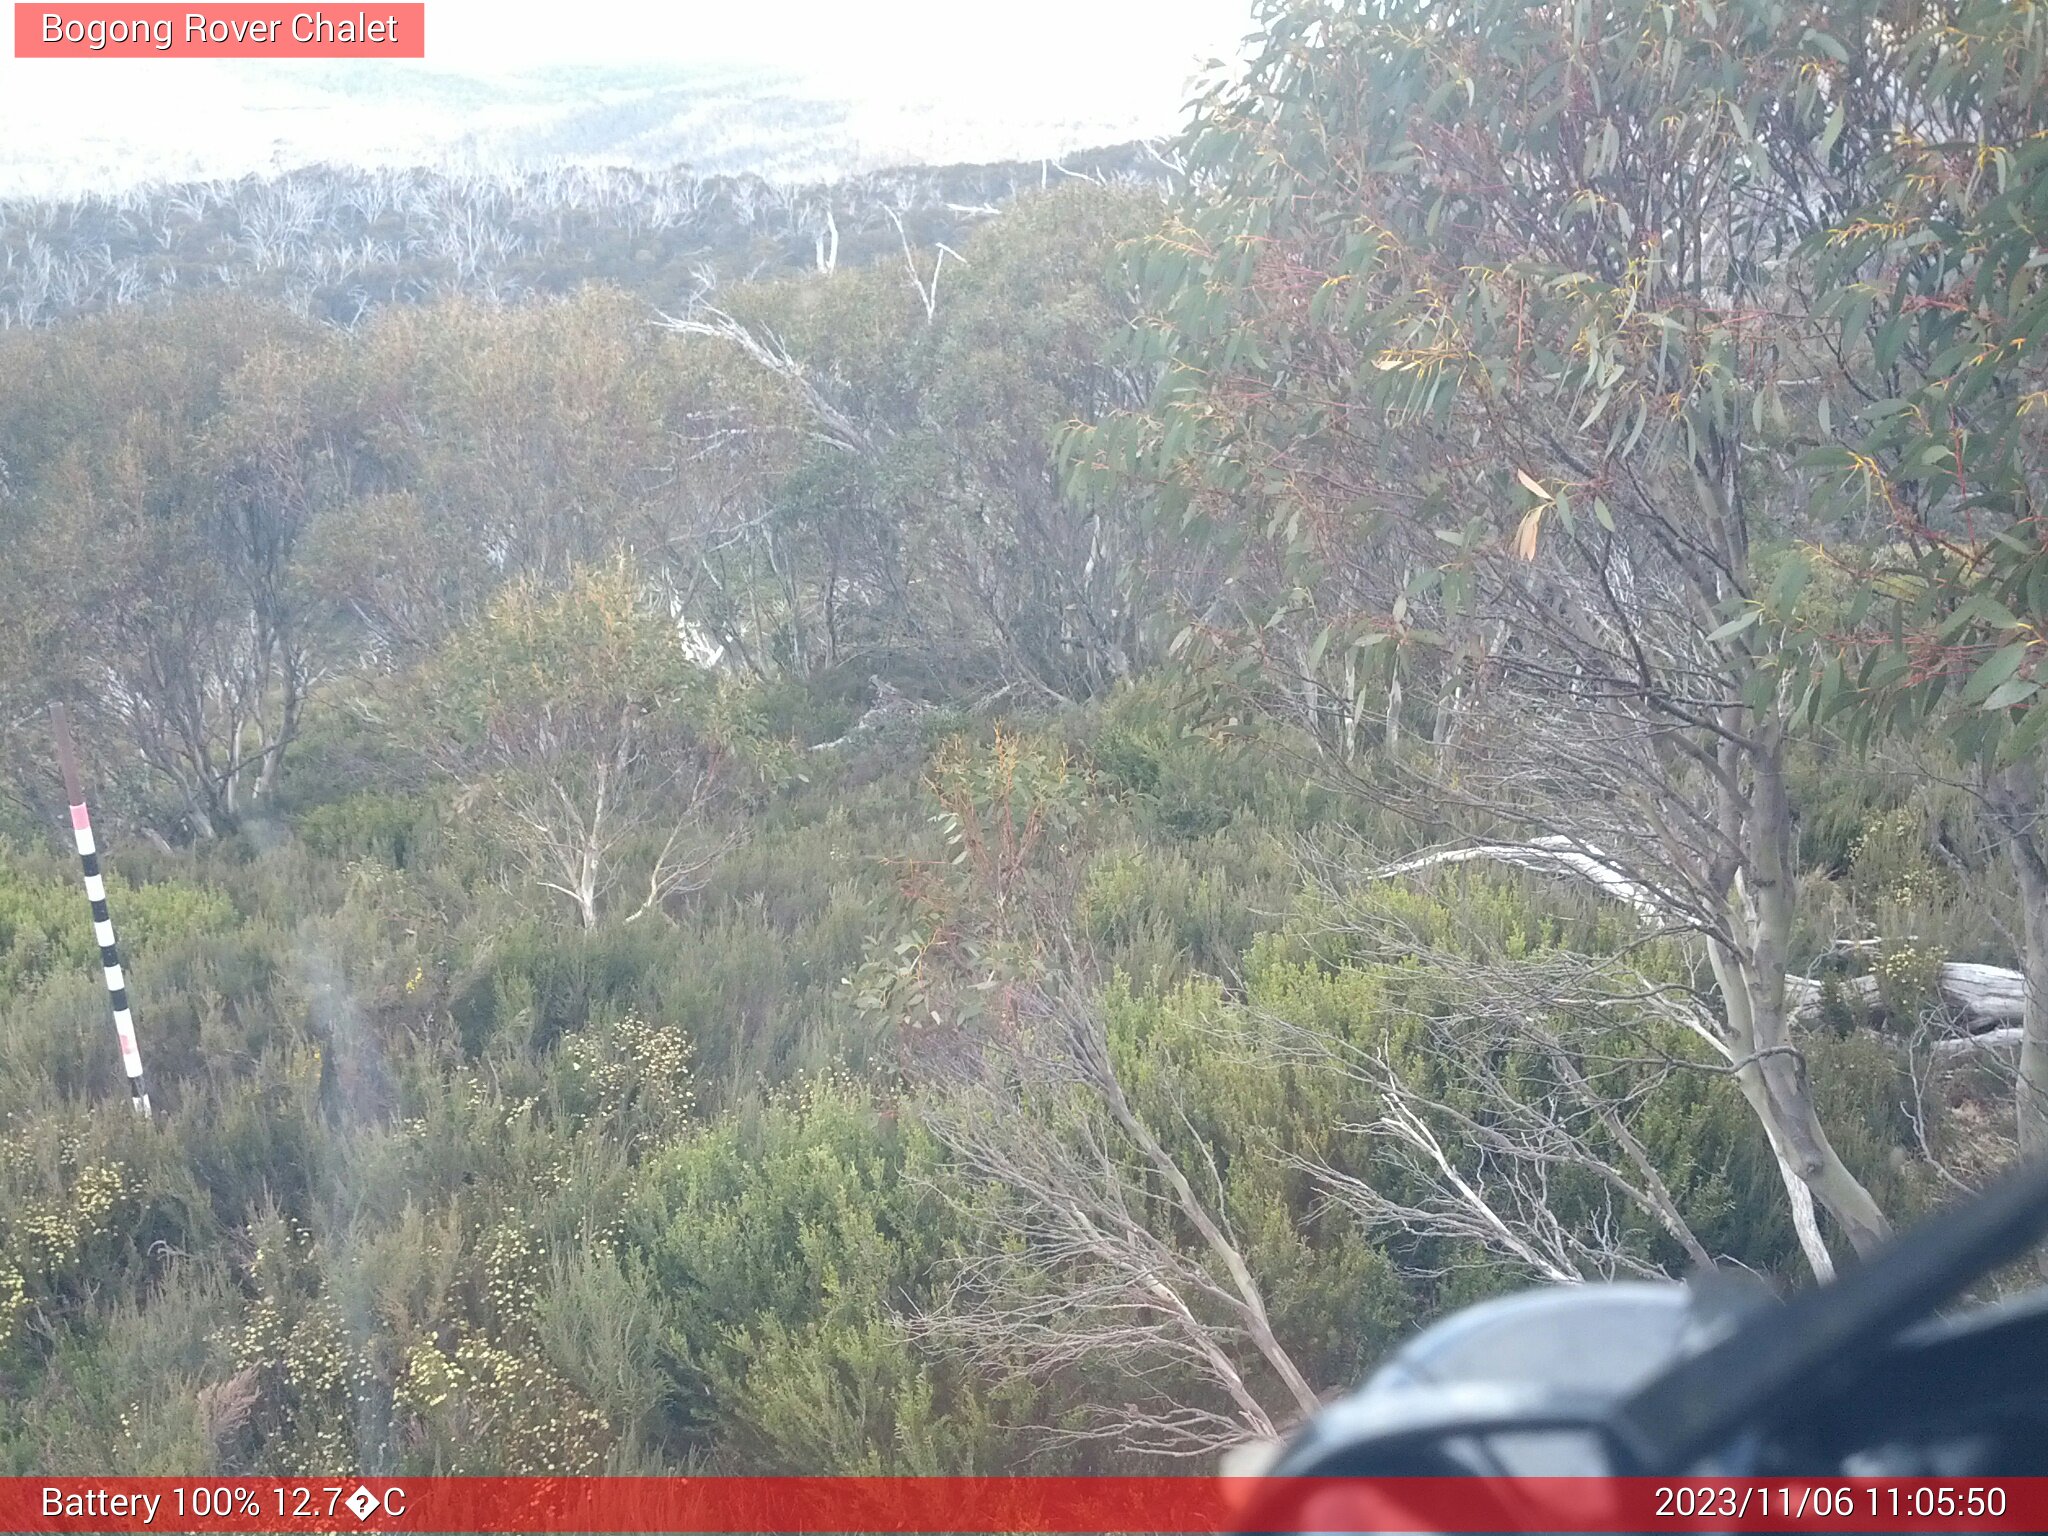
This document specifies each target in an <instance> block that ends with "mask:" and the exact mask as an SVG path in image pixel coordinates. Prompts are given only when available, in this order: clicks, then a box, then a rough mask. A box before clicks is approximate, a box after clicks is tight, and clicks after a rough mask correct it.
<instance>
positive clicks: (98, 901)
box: [50, 704, 149, 1115]
mask: <svg viewBox="0 0 2048 1536" xmlns="http://www.w3.org/2000/svg"><path fill="white" fill-rule="evenodd" d="M50 718H51V720H52V722H53V723H54V725H55V727H56V732H57V762H58V765H59V766H60V767H61V768H62V769H63V770H64V795H65V798H66V799H68V800H69V801H70V802H71V836H72V838H73V840H74V841H75V842H76V843H77V844H78V862H79V864H80V866H81V867H83V869H84V870H85V899H86V900H87V901H88V902H90V903H91V904H92V936H93V938H94V939H96V940H98V941H99V946H100V965H101V966H102V967H103V968H104V969H105V971H106V977H107V1001H108V1002H109V1003H110V1004H111V1005H112V1006H113V1010H114V1033H115V1035H116V1036H118V1037H119V1039H120V1041H121V1070H122V1071H124V1072H126V1073H127V1074H128V1096H129V1098H131V1099H132V1100H133V1101H134V1103H135V1107H136V1108H137V1109H138V1110H140V1111H141V1112H142V1113H143V1114H145V1115H147V1114H148V1113H149V1090H148V1089H147V1088H146V1087H144V1086H143V1082H142V1050H141V1048H140V1047H139V1046H137V1045H136V1043H135V1018H134V1016H133V1015H132V1014H131V1013H130V1012H129V1011H128V978H127V977H126V976H124V975H123V974H122V973H121V952H120V950H118V949H117V948H115V946H114V923H113V919H112V918H110V917H109V916H108V915H107V884H106V881H105V880H104V879H102V878H101V876H100V853H99V848H98V846H97V845H96V844H95V843H94V842H93V838H92V817H91V816H89V815H88V814H87V813H86V809H85V791H84V790H83V789H82V788H81V787H80V786H79V780H78V754H77V753H75V752H74V751H72V749H71V722H70V721H69V720H68V719H67V718H66V717H65V714H64V706H63V705H62V704H53V705H51V706H50Z"/></svg>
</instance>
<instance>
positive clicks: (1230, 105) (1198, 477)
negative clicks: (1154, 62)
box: [1072, 0, 1940, 1273]
mask: <svg viewBox="0 0 2048 1536" xmlns="http://www.w3.org/2000/svg"><path fill="white" fill-rule="evenodd" d="M1936 9H1940V8H1936V7H1929V6H1924V5H1911V4H1887V3H1880V0H1850V3H1843V4H1837V5H1821V6H1814V7H1807V8H1803V9H1801V10H1800V11H1798V12H1797V13H1796V17H1795V14H1794V13H1793V12H1792V11H1790V10H1789V9H1788V8H1787V7H1785V6H1783V5H1781V4H1777V3H1775V0H1733V3H1729V4H1726V5H1719V6H1710V5H1698V6H1692V7H1672V6H1666V5H1662V4H1656V3H1651V0H1614V3H1607V4H1598V5H1592V4H1558V5H1540V6H1528V5H1524V4H1520V3H1515V0H1455V3H1451V4H1425V3H1421V0H1348V3H1347V0H1276V3H1271V4H1268V5H1266V6H1265V7H1264V8H1263V9H1262V12H1261V16H1262V21H1263V34H1262V44H1263V45H1262V46H1261V47H1260V48H1259V50H1258V51H1257V53H1256V54H1255V56H1254V57H1253V58H1252V60H1251V62H1250V64H1249V66H1248V68H1247V69H1246V70H1245V71H1244V72H1243V73H1242V74H1241V75H1237V76H1234V77H1231V78H1228V79H1225V80H1222V81H1221V82H1219V83H1218V84H1217V85H1215V86H1214V87H1213V88H1212V89H1211V90H1210V91H1209V92H1208V94H1207V95H1206V96H1205V98H1204V100H1203V102H1202V105H1201V109H1200V112H1199V115H1198V118H1197V120H1196V122H1195V125H1194V126H1193V128H1192V129H1191V130H1190V132H1189V134H1188V135H1187V138H1186V140H1185V143H1184V145H1183V151H1182V153H1183V156H1184V160H1185V163H1186V165H1187V167H1188V172H1189V183H1188V186H1187V189H1186V192H1185V195H1184V197H1183V199H1182V203H1181V212H1180V213H1179V215H1178V217H1177V218H1175V219H1174V220H1173V221H1171V222H1170V223H1169V225H1168V226H1167V227H1166V228H1165V229H1164V230H1163V231H1162V232H1161V233H1160V234H1159V236H1158V237H1157V238H1155V239H1154V240H1153V241H1151V242H1150V244H1149V246H1148V247H1147V248H1146V250H1145V251H1144V253H1143V255H1142V267H1141V276H1142V279H1143V281H1144V282H1145V284H1146V287H1147V289H1148V291H1149V293H1150V295H1151V299H1152V313H1151V315H1150V317H1149V320H1148V321H1147V323H1146V324H1145V325H1144V326H1143V328H1142V334H1143V336H1144V337H1145V340H1146V345H1147V346H1148V347H1150V348H1151V349H1152V350H1151V352H1150V355H1151V356H1154V357H1156V358H1157V359H1158V361H1159V362H1160V363H1161V364H1163V366H1164V368H1165V370H1166V371H1165V380H1164V383H1163V385H1162V387H1161V389H1160V391H1159V393H1158V396H1157V398H1156V399H1155V401H1154V402H1153V403H1152V405H1151V406H1150V407H1149V408H1148V409H1147V410H1145V411H1142V412H1134V413H1130V414H1127V415H1121V416H1112V417H1110V418H1108V419H1107V420H1105V421H1103V422H1101V423H1099V424H1098V425H1096V426H1095V427H1094V428H1093V429H1092V430H1090V431H1088V432H1086V433H1084V434H1081V435H1079V436H1078V437H1077V438H1076V440H1075V442H1074V443H1073V445H1072V461H1073V464H1074V468H1075V477H1076V479H1077V481H1078V482H1080V483H1081V484H1084V485H1092V484H1100V483H1103V482H1105V481H1116V480H1125V481H1127V480H1129V479H1131V478H1133V477H1135V478H1137V479H1139V480H1142V481H1145V482H1148V483H1150V484H1152V485H1154V486H1155V487H1156V488H1157V495H1158V496H1159V498H1160V501H1161V504H1162V505H1163V507H1164V508H1165V509H1166V510H1167V512H1168V513H1169V514H1172V515H1176V516H1178V517H1179V518H1180V520H1181V521H1182V523H1183V524H1184V526H1186V527H1187V528H1188V529H1190V531H1191V532H1197V533H1202V534H1206V535H1209V536H1212V537H1216V538H1220V539H1221V540H1223V541H1224V542H1225V543H1227V544H1228V545H1229V546H1230V547H1231V548H1233V549H1234V550H1235V551H1236V553H1237V556H1238V560H1239V567H1238V572H1237V581H1236V583H1235V585H1234V586H1233V587H1232V588H1231V589H1230V595H1229V596H1228V599H1227V600H1225V601H1219V602H1216V603H1212V604H1210V605H1209V606H1208V607H1206V608H1205V609H1202V610H1199V611H1197V612H1195V613H1193V614H1192V615H1191V616H1190V622H1189V623H1188V624H1187V626H1186V627H1185V629H1184V630H1183V632H1182V635H1181V639H1180V641H1179V644H1180V646H1181V647H1182V648H1183V649H1184V650H1188V651H1192V652H1200V653H1206V654H1208V655H1210V656H1211V657H1212V659H1213V660H1214V661H1215V662H1216V663H1217V664H1218V665H1219V666H1221V667H1223V668H1226V669H1228V671H1229V672H1230V674H1231V675H1233V676H1234V677H1235V678H1236V679H1237V680H1238V681H1239V682H1240V683H1241V684H1242V685H1243V687H1244V689H1245V692H1246V694H1247V696H1248V697H1249V698H1250V699H1251V700H1252V701H1253V702H1255V703H1256V704H1257V705H1259V706H1260V707H1262V708H1265V709H1268V710H1271V711H1274V712H1277V713H1279V714H1282V715H1284V716H1286V717H1287V718H1288V719H1290V720H1292V721H1294V722H1296V723H1298V724H1299V725H1301V726H1303V727H1305V728H1306V730H1307V731H1308V733H1309V734H1310V736H1311V737H1312V739H1313V740H1314V741H1315V742H1316V743H1317V744H1318V747H1319V750H1320V752H1321V754H1322V761H1323V763H1324V765H1325V766H1326V767H1327V768H1328V769H1329V770H1331V771H1332V772H1334V773H1335V774H1337V775H1338V776H1340V777H1342V778H1343V779H1344V780H1345V781H1346V782H1348V783H1349V784H1350V785H1351V786H1352V787H1353V788H1354V789H1355V790H1358V791H1360V792H1364V793H1371V794H1375V795H1380V796H1384V797H1387V798H1390V799H1393V800H1395V801H1397V802H1400V803H1402V804H1404V805H1407V806H1409V807H1410V808H1414V809H1420V810H1423V811H1425V812H1426V813H1427V814H1428V815H1429V816H1431V817H1432V818H1434V820H1435V823H1436V825H1438V826H1439V827H1444V826H1449V827H1450V828H1452V829H1454V830H1455V831H1456V832H1457V833H1458V835H1460V836H1463V837H1466V838H1477V839H1479V840H1481V841H1483V842H1484V843H1486V844H1487V845H1489V846H1503V845H1504V846H1508V847H1510V848H1513V849H1516V850H1519V854H1518V856H1519V857H1520V858H1521V860H1522V861H1524V862H1527V861H1530V860H1537V861H1544V860H1547V861H1549V862H1550V863H1551V864H1552V866H1553V867H1556V868H1559V869H1561V870H1576V871H1578V872H1580V873H1586V872H1589V871H1590V872H1592V876H1591V877H1592V878H1593V879H1594V880H1595V883H1596V884H1597V885H1598V886H1599V887H1600V888H1601V889H1604V890H1607V891H1608V892H1609V893H1610V894H1612V893H1615V892H1621V893H1624V899H1626V900H1628V901H1629V902H1630V903H1631V904H1632V905H1634V906H1635V907H1636V908H1637V910H1638V911H1639V912H1640V913H1641V914H1642V915H1643V916H1644V917H1645V919H1646V921H1647V922H1648V923H1649V924H1651V925H1652V926H1653V927H1654V928H1656V929H1659V930H1663V931H1667V932H1670V933H1673V934H1677V935H1681V936H1684V937H1685V938H1686V939H1687V940H1688V941H1689V942H1690V943H1691V944H1692V945H1693V946H1694V949H1695V952H1696V953H1697V954H1698V955H1699V956H1700V957H1701V960H1702V962H1703V964H1702V970H1703V973H1704V974H1703V975H1702V976H1701V977H1700V979H1699V980H1698V982H1697V983H1696V984H1695V985H1693V986H1692V987H1690V988H1688V989H1685V990H1684V991H1682V992H1681V993H1677V994H1674V995H1673V997H1672V1001H1673V1003H1674V1004H1675V1005H1676V1006H1677V1009H1678V1013H1679V1016H1680V1017H1681V1019H1682V1021H1683V1022H1684V1023H1685V1024H1686V1026H1687V1027H1690V1028H1692V1029H1694V1030H1695V1031H1696V1032H1697V1033H1699V1034H1701V1035H1702V1036H1703V1037H1704V1038H1706V1039H1707V1040H1708V1041H1709V1042H1711V1043H1712V1045H1713V1047H1714V1049H1715V1050H1716V1052H1717V1053H1718V1054H1719V1056H1720V1058H1721V1061H1722V1064H1723V1066H1724V1068H1725V1070H1726V1071H1727V1073H1728V1074H1729V1075H1730V1076H1731V1077H1732V1078H1733V1079H1734V1080H1735V1082H1736V1083H1737V1084H1738V1085H1739V1087H1740V1090H1741V1092H1742V1093H1743V1094H1744V1096H1745V1097H1746V1099H1747V1100H1748V1102H1749V1103H1750V1104H1751V1105H1752V1106H1753V1108H1754V1110H1755V1113H1756V1116H1757V1119H1758V1121H1759V1123H1760V1124H1761V1126H1762V1127H1763V1129H1764V1131H1765V1133H1766V1134H1767V1136H1768V1137H1769V1139H1770V1143H1771V1146H1772V1148H1773V1150H1774V1152H1775V1153H1776V1155H1777V1156H1778V1158H1779V1160H1780V1164H1781V1167H1782V1168H1783V1170H1784V1173H1785V1177H1786V1185H1787V1190H1788V1193H1789V1195H1790V1197H1791V1199H1792V1201H1793V1206H1794V1211H1795V1215H1797V1216H1799V1217H1800V1218H1801V1222H1800V1225H1801V1230H1802V1235H1803V1237H1804V1239H1805V1248H1806V1252H1807V1255H1808V1257H1809V1260H1810V1261H1811V1263H1812V1264H1813V1267H1814V1268H1815V1269H1816V1271H1818V1272H1821V1273H1826V1272H1828V1271H1829V1269H1830V1266H1831V1259H1830V1257H1829V1254H1828V1251H1827V1249H1826V1247H1825V1246H1824V1244H1823V1242H1822V1237H1821V1234H1820V1232H1819V1230H1818V1228H1817V1226H1816V1224H1815V1223H1814V1222H1813V1220H1812V1217H1811V1203H1812V1202H1813V1201H1818V1203H1819V1204H1820V1206H1821V1207H1823V1208H1824V1209H1825V1210H1826V1211H1827V1213H1828V1214H1829V1216H1830V1217H1831V1218H1832V1219H1833V1222H1834V1224H1835V1226H1836V1229H1837V1230H1838V1231H1839V1233H1840V1234H1841V1235H1842V1236H1844V1237H1846V1238H1847V1240H1848V1241H1849V1242H1850V1244H1851V1245H1852V1246H1853V1247H1854V1248H1855V1249H1856V1250H1858V1251H1859V1252H1861V1251H1867V1250H1868V1249H1870V1248H1871V1247H1873V1246H1874V1245H1875V1244H1876V1243H1878V1242H1879V1241H1881V1240H1882V1239H1883V1238H1884V1237H1885V1235H1886V1233H1887V1231H1888V1222H1887V1219H1886V1217H1885V1214H1884V1213H1883V1212H1882V1211H1881V1210H1880V1209H1879V1208H1878V1205H1877V1203H1876V1202H1875V1201H1874V1200H1873V1199H1872V1197H1871V1196H1870V1194H1869V1192H1868V1190H1867V1189H1866V1187H1865V1185H1864V1183H1863V1182H1862V1180H1861V1179H1860V1178H1859V1177H1858V1176H1857V1174H1856V1173H1855V1172H1854V1171H1853V1170H1851V1169H1850V1168H1849V1167H1847V1166H1846V1165H1845V1164H1844V1163H1843V1161H1842V1159H1841V1158H1840V1156H1839V1155H1838V1154H1837V1152H1836V1150H1835V1148H1834V1144H1833V1141H1832V1140H1831V1138H1830V1136H1829V1134H1828V1131H1827V1128H1826V1127H1825V1126H1824V1125H1823V1124H1822V1123H1821V1119H1820V1116H1819V1114H1818V1112H1817V1110H1816V1108H1815V1097H1814V1091H1813V1085H1812V1083H1811V1082H1810V1081H1809V1079H1808V1075H1807V1067H1806V1057H1805V1054H1804V1052H1803V1051H1802V1049H1801V1047H1800V1044H1799V1041H1798V1039H1797V1036H1796V1031H1795V1027H1794V1026H1795V1022H1796V1021H1795V1018H1794V1009H1793V1007H1792V1006H1791V997H1790V994H1789V993H1788V976H1789V967H1790V965H1791V963H1792V955H1791V944H1792V936H1793V920H1794V908H1793V900H1794V893H1795V888H1796V885H1797V882H1798V879H1799V877H1800V874H1801V871H1800V868H1799V866H1798V863H1797V859H1796V840H1795V838H1794V826H1793V807H1792V801H1791V797H1790V791H1789V786H1788V780H1787V767H1788V753H1789V752H1790V750H1791V749H1792V746H1793V743H1794V742H1795V740H1796V739H1797V737H1798V735H1799V733H1800V732H1801V731H1802V730H1805V729H1807V728H1809V727H1810V725H1811V723H1812V721H1811V717H1812V710H1811V706H1810V701H1809V699H1808V698H1807V696H1806V695H1805V693H1804V692H1803V691H1802V690H1800V689H1799V688H1797V687H1795V686H1794V685H1793V684H1792V683H1791V681H1789V680H1788V678H1787V677H1786V675H1785V674H1784V672H1783V670H1782V669H1781V668H1780V667H1779V666H1778V665H1777V664H1776V663H1777V655H1776V651H1775V649H1774V647H1775V644H1776V641H1775V637H1774V634H1773V632H1772V630H1771V628H1770V626H1762V627H1759V624H1758V620H1759V618H1760V617H1761V616H1762V615H1763V614H1764V613H1766V612H1772V613H1778V612H1783V611H1786V610H1787V609H1789V607H1790V606H1791V605H1792V604H1793V603H1795V602H1796V600H1797V598H1798V596H1799V589H1800V586H1801V584H1802V582H1803V579H1804V570H1805V566H1804V564H1803V563H1802V562H1801V561H1799V560H1797V559H1793V558H1788V551H1789V550H1790V548H1791V547H1792V546H1793V545H1795V544H1796V543H1797V542H1798V541H1800V540H1802V539H1804V538H1808V537H1810V536H1811V535H1812V533H1813V532H1814V531H1815V529H1816V527H1817V524H1816V521H1815V519H1816V517H1817V516H1818V513H1817V510H1816V508H1815V503H1816V502H1817V501H1818V499H1819V496H1820V492H1821V489H1822V481H1823V478H1824V476H1825V475H1826V473H1827V471H1826V470H1825V469H1824V468H1821V467H1817V466H1814V465H1812V464H1811V463H1809V462H1808V461H1806V460H1805V458H1804V457H1803V455H1804V452H1805V450H1806V449H1807V448H1808V447H1809V446H1810V442H1809V440H1808V437H1807V434H1806V431H1805V427H1804V417H1805V415H1806V414H1807V413H1811V412H1816V411H1821V410H1824V409H1832V410H1834V411H1844V410H1846V409H1848V406H1847V404H1846V402H1847V401H1848V400H1850V399H1853V398H1854V394H1855V381H1854V380H1853V378H1851V377H1849V376H1848V371H1847V370H1845V369H1844V367H1843V365H1842V363H1841V360H1840V359H1839V357H1838V356H1837V354H1836V352H1835V350H1834V349H1833V347H1832V346H1831V344H1830V333H1829V327H1828V325H1827V323H1826V322H1827V319H1828V316H1829V314H1830V312H1831V309H1832V306H1833V304H1834V302H1835V296H1834V295H1833V294H1832V293H1831V292H1830V291H1829V290H1828V289H1827V287H1826V281H1827V279H1826V276H1825V271H1824V267H1823V264H1822V261H1821V256H1820V254H1819V251H1820V249H1821V246H1820V245H1819V244H1817V242H1824V241H1825V238H1826V236H1827V233H1828V232H1829V231H1830V230H1832V229H1834V228H1836V227H1837V225H1838V224H1839V223H1840V222H1841V220H1842V219H1843V218H1844V217H1846V216H1847V214H1848V213H1849V211H1850V210H1851V209H1852V208H1854V207H1855V206H1856V205H1857V204H1858V203H1859V202H1860V201H1862V200H1863V197H1864V194H1865V189H1866V183H1867V180H1868V165H1869V162H1870V160H1871V157H1872V156H1873V155H1874V154H1876V152H1877V147H1878V146H1879V145H1881V144H1883V143H1884V142H1886V141H1887V139H1888V137H1889V136H1890V135H1891V134H1892V133H1893V132H1894V131H1895V130H1896V128H1897V127H1898V126H1899V125H1900V124H1901V123H1902V122H1903V121H1905V120H1906V119H1907V117H1908V116H1909V114H1910V106H1911V103H1910V92H1904V91H1902V89H1901V86H1900V81H1899V79H1898V77H1897V74H1896V71H1895V70H1894V69H1892V68H1891V66H1890V64H1889V62H1888V56H1887V55H1886V54H1885V53H1884V50H1883V44H1884V43H1885V42H1886V40H1888V39H1889V38H1891V37H1892V36H1893V35H1894V34H1895V33H1896V32H1898V31H1899V30H1900V29H1902V28H1905V29H1911V28H1915V27H1918V26H1920V25H1922V24H1923V23H1924V22H1925V21H1926V19H1927V18H1928V17H1931V16H1932V15H1933V13H1934V11H1935V10H1936ZM1453 851H1454V850H1453Z"/></svg>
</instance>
